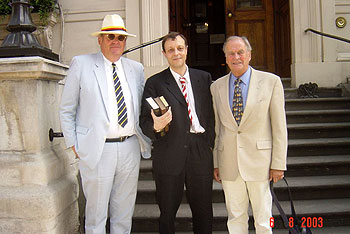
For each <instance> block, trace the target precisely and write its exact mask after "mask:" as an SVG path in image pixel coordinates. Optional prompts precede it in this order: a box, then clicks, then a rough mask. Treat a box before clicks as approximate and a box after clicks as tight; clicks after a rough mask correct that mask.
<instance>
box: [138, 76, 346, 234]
mask: <svg viewBox="0 0 350 234" xmlns="http://www.w3.org/2000/svg"><path fill="white" fill-rule="evenodd" d="M288 82H290V81H289V80H285V79H284V80H283V83H284V85H285V87H290V86H289V85H288ZM317 94H318V95H319V98H308V99H299V98H297V90H296V89H293V88H285V97H286V115H287V123H288V138H289V145H288V171H287V172H286V178H287V179H288V182H289V186H290V188H291V191H292V196H293V199H294V203H295V208H296V212H297V214H298V215H299V217H300V218H301V217H305V218H307V217H310V218H311V220H312V219H316V218H320V219H322V223H319V222H317V224H316V223H314V224H312V223H309V225H311V226H314V225H317V226H322V227H321V228H319V227H317V228H312V230H313V233H321V234H322V233H327V234H342V233H344V234H345V233H350V98H349V97H342V96H341V90H340V89H338V88H321V89H319V92H318V93H317ZM151 170H152V163H151V160H142V162H141V169H140V179H139V185H138V195H137V201H136V207H135V212H134V217H133V228H132V230H133V232H132V233H135V234H136V233H139V234H141V233H143V234H147V233H149V234H150V233H157V231H158V217H159V210H158V206H157V205H156V202H155V185H154V181H153V180H152V171H151ZM275 187H276V190H275V191H276V194H277V196H278V198H279V199H280V201H281V204H282V207H283V208H284V210H285V211H286V213H287V215H289V214H290V206H289V203H288V202H287V201H286V199H287V190H286V186H285V185H284V183H283V182H278V183H277V184H276V185H275ZM213 208H214V224H213V230H214V233H215V234H224V233H227V228H226V221H227V212H226V208H225V204H224V195H223V191H222V188H221V185H220V184H218V183H216V182H214V185H213ZM250 214H251V211H250ZM273 216H274V217H275V228H274V233H277V234H278V233H287V231H286V230H283V229H282V228H283V227H282V222H281V219H280V217H279V214H278V211H277V209H276V208H275V206H273ZM314 217H316V218H314ZM320 219H318V220H320ZM305 224H306V225H307V223H305ZM191 225H192V223H191V211H190V209H189V206H188V204H187V202H186V198H185V196H184V199H183V203H182V204H181V206H180V209H179V211H178V215H177V221H176V228H177V233H183V234H185V233H186V234H189V233H192V231H191V230H192V227H191ZM249 225H250V229H253V218H252V216H251V215H250V219H249ZM251 233H254V232H253V231H251Z"/></svg>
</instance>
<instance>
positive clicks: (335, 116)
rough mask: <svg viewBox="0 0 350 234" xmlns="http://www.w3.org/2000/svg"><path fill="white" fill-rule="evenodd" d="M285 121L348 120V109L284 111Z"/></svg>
mask: <svg viewBox="0 0 350 234" xmlns="http://www.w3.org/2000/svg"><path fill="white" fill-rule="evenodd" d="M286 116H287V123H288V124H294V123H334V122H350V109H340V110H327V109H324V110H294V111H286Z"/></svg>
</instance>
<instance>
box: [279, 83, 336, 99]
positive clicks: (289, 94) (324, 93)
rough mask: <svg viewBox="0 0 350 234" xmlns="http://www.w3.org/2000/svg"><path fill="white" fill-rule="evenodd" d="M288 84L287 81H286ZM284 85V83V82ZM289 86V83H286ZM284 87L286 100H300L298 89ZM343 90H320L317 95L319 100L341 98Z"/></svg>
mask: <svg viewBox="0 0 350 234" xmlns="http://www.w3.org/2000/svg"><path fill="white" fill-rule="evenodd" d="M286 82H287V81H286ZM282 84H283V81H282ZM286 85H287V83H286ZM283 87H284V96H285V98H286V99H290V98H299V95H298V88H289V87H286V86H283ZM341 94H342V90H341V88H336V87H334V88H319V89H318V91H317V92H316V95H317V96H318V97H319V98H324V97H341Z"/></svg>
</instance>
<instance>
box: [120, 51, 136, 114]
mask: <svg viewBox="0 0 350 234" xmlns="http://www.w3.org/2000/svg"><path fill="white" fill-rule="evenodd" d="M120 59H121V62H122V65H123V69H124V73H125V79H126V80H127V84H128V86H129V90H130V92H131V99H132V103H133V105H134V106H133V108H134V111H135V110H138V108H137V107H138V103H137V102H138V98H133V97H137V96H138V93H137V90H136V89H137V84H136V83H135V82H136V79H133V78H132V77H134V76H135V74H133V71H132V67H131V65H130V64H129V63H128V61H127V60H126V59H124V58H123V57H121V58H120ZM135 116H138V113H135Z"/></svg>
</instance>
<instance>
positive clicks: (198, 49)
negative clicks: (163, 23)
mask: <svg viewBox="0 0 350 234" xmlns="http://www.w3.org/2000/svg"><path fill="white" fill-rule="evenodd" d="M169 15H170V31H179V32H181V33H182V34H184V35H185V36H186V38H187V39H188V44H189V50H188V59H187V64H188V65H189V66H190V67H194V68H198V69H203V70H206V71H208V72H210V73H211V74H212V77H213V79H214V80H215V79H217V78H219V77H221V76H223V75H225V74H226V73H227V68H226V64H225V56H224V53H223V52H222V46H223V43H224V40H225V38H226V37H228V36H231V35H239V36H246V37H247V38H248V39H249V41H250V43H251V45H252V48H253V52H252V60H251V63H250V64H251V65H252V67H254V68H256V69H259V70H263V71H269V72H273V73H276V74H277V75H279V76H281V77H290V64H291V52H290V48H291V45H290V20H289V17H290V16H289V0H169Z"/></svg>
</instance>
